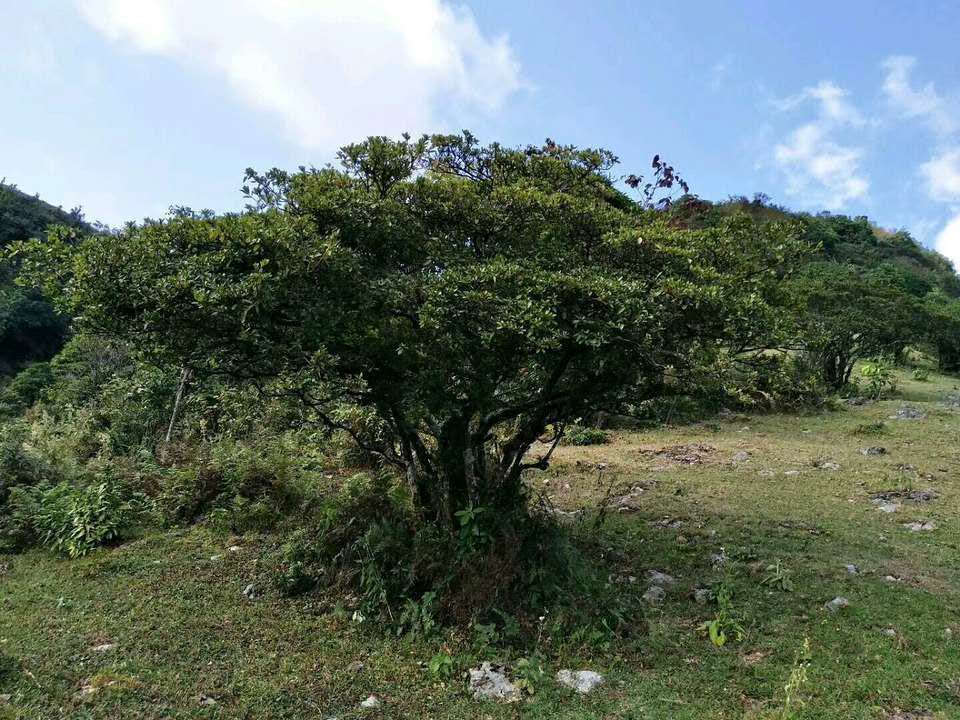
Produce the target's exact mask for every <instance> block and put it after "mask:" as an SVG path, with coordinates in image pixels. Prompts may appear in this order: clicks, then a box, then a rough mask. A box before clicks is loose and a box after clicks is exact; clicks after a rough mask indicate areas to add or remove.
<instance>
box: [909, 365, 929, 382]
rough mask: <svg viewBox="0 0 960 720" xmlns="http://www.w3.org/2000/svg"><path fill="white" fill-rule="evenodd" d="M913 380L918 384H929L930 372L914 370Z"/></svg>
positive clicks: (923, 369)
mask: <svg viewBox="0 0 960 720" xmlns="http://www.w3.org/2000/svg"><path fill="white" fill-rule="evenodd" d="M913 379H914V380H916V381H918V382H927V381H928V380H930V371H929V370H928V369H927V368H914V370H913Z"/></svg>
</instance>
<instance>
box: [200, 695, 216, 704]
mask: <svg viewBox="0 0 960 720" xmlns="http://www.w3.org/2000/svg"><path fill="white" fill-rule="evenodd" d="M197 704H198V705H203V706H204V707H213V706H214V705H216V704H217V699H216V698H215V697H211V696H210V695H207V694H206V693H200V694H199V695H198V696H197Z"/></svg>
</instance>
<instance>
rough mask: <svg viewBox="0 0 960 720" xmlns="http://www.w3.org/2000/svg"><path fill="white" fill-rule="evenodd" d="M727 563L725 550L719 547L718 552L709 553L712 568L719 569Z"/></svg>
mask: <svg viewBox="0 0 960 720" xmlns="http://www.w3.org/2000/svg"><path fill="white" fill-rule="evenodd" d="M726 563H727V551H726V550H724V549H723V548H720V552H718V553H710V565H711V566H713V569H714V570H719V569H720V568H721V567H723V566H724V565H726Z"/></svg>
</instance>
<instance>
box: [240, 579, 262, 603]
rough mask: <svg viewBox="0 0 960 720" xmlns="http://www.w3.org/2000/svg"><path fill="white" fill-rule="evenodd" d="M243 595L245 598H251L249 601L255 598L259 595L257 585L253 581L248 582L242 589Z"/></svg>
mask: <svg viewBox="0 0 960 720" xmlns="http://www.w3.org/2000/svg"><path fill="white" fill-rule="evenodd" d="M243 596H244V597H245V598H246V599H247V600H251V601H252V600H256V599H257V598H258V597H260V593H259V592H257V586H256V585H254V584H253V583H250V584H249V585H247V586H246V587H245V588H244V589H243Z"/></svg>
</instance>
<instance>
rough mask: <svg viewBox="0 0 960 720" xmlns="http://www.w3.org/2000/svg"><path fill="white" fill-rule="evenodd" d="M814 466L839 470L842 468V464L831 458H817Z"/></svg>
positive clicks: (821, 468)
mask: <svg viewBox="0 0 960 720" xmlns="http://www.w3.org/2000/svg"><path fill="white" fill-rule="evenodd" d="M813 466H814V467H816V468H817V469H819V470H839V469H840V464H839V463H835V462H833V461H831V460H817V461H816V462H815V463H814V464H813Z"/></svg>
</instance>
